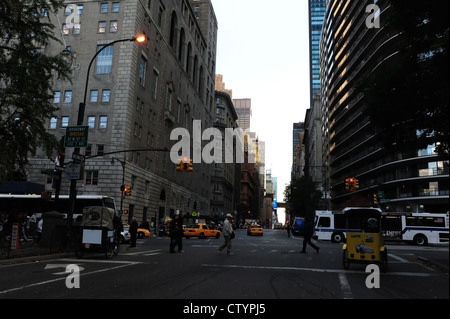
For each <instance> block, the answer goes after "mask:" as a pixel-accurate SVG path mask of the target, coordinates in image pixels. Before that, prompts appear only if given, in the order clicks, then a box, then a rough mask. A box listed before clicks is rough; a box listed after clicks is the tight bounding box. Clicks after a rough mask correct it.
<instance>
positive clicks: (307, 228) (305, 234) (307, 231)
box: [301, 217, 320, 254]
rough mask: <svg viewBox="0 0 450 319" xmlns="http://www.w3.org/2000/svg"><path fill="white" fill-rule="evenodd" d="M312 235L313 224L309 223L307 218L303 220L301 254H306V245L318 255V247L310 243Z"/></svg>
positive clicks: (309, 220)
mask: <svg viewBox="0 0 450 319" xmlns="http://www.w3.org/2000/svg"><path fill="white" fill-rule="evenodd" d="M313 235H314V223H313V222H312V221H311V219H310V218H309V217H306V218H305V228H304V231H303V237H304V239H303V250H302V251H301V253H302V254H304V253H306V245H307V244H309V245H310V246H311V247H312V248H314V249H315V250H316V252H317V253H319V249H320V248H319V247H317V246H316V245H314V243H313V242H312V241H311V238H312V236H313Z"/></svg>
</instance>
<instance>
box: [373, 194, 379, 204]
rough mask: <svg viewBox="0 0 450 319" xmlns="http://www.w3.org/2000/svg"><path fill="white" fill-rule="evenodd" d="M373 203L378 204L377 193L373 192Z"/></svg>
mask: <svg viewBox="0 0 450 319" xmlns="http://www.w3.org/2000/svg"><path fill="white" fill-rule="evenodd" d="M373 203H374V204H378V195H377V194H373Z"/></svg>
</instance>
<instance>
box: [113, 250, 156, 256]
mask: <svg viewBox="0 0 450 319" xmlns="http://www.w3.org/2000/svg"><path fill="white" fill-rule="evenodd" d="M161 251H162V249H153V250H144V251H142V250H141V251H135V252H132V253H126V254H121V255H122V256H135V255H141V254H142V255H144V256H147V255H145V254H152V253H160V252H161Z"/></svg>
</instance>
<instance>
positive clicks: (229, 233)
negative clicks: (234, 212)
mask: <svg viewBox="0 0 450 319" xmlns="http://www.w3.org/2000/svg"><path fill="white" fill-rule="evenodd" d="M232 218H233V216H231V214H227V218H226V219H225V222H224V223H223V230H222V235H223V238H224V239H225V242H224V243H223V245H222V246H220V247H219V249H218V252H219V254H220V253H221V252H222V250H224V249H225V247H227V254H228V255H233V254H232V253H231V240H232V239H233V238H234V230H233V226H232V225H231V219H232Z"/></svg>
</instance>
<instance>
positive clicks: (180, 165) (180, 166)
mask: <svg viewBox="0 0 450 319" xmlns="http://www.w3.org/2000/svg"><path fill="white" fill-rule="evenodd" d="M183 171H184V162H183V161H182V160H181V161H180V162H179V163H178V165H177V172H183Z"/></svg>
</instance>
